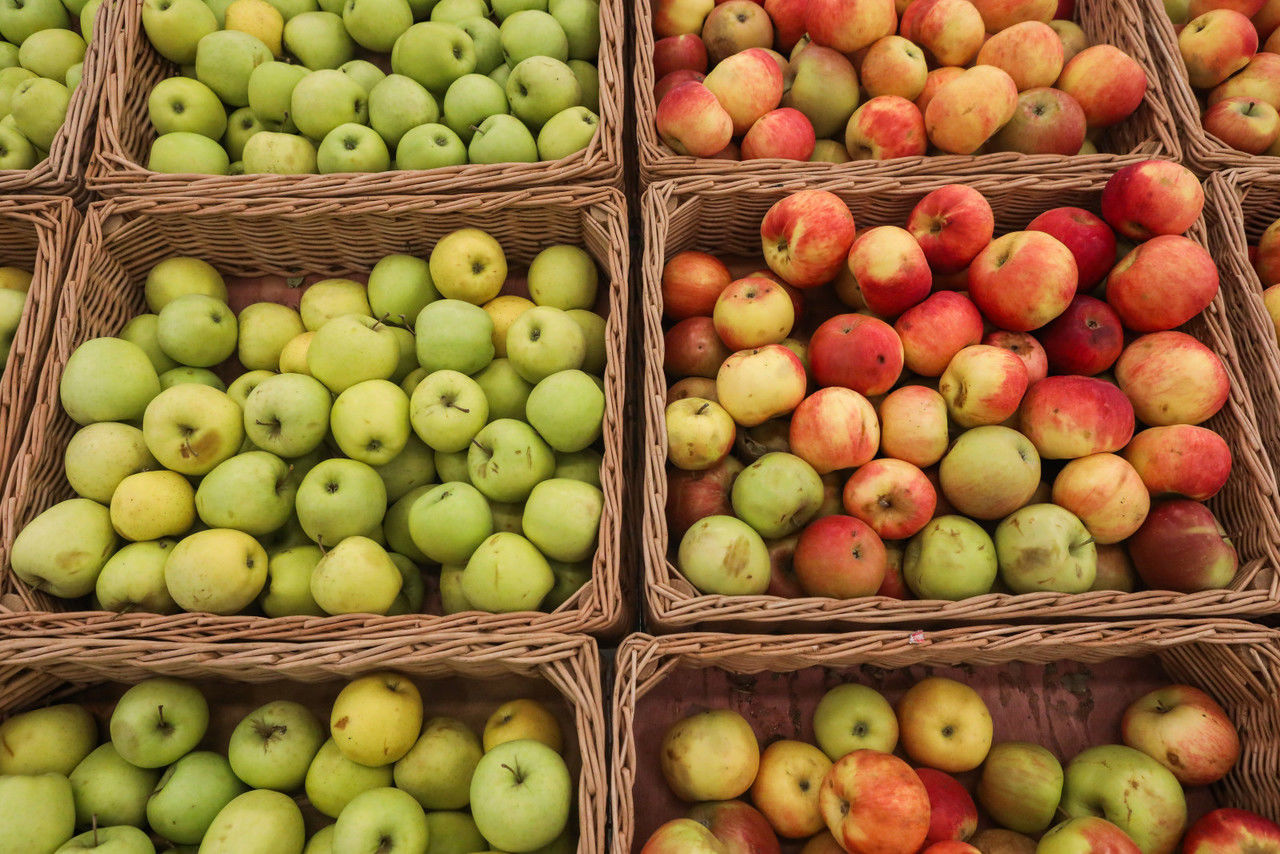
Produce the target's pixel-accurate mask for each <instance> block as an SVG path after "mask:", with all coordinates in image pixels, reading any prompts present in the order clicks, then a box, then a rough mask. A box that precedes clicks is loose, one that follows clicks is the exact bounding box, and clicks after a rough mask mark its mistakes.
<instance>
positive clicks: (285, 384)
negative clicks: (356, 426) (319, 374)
mask: <svg viewBox="0 0 1280 854" xmlns="http://www.w3.org/2000/svg"><path fill="white" fill-rule="evenodd" d="M330 399H331V398H330V395H329V390H328V389H326V388H325V387H324V385H322V384H321V383H320V381H319V380H317V379H314V378H313V377H309V376H307V375H306V374H276V375H273V376H271V377H269V378H267V379H264V380H263V381H262V382H261V383H259V384H258V385H257V386H256V387H255V388H254V389H253V391H251V392H250V393H249V397H248V398H247V399H246V400H245V404H244V430H245V434H246V435H247V436H248V437H249V439H250V440H251V441H252V442H253V443H254V444H255V445H256V446H258V447H259V448H262V449H263V450H266V451H270V452H272V453H274V454H277V455H279V456H281V457H300V456H302V455H303V454H307V453H310V452H311V451H313V450H315V448H316V447H318V446H319V444H320V443H321V442H322V441H323V440H324V437H325V435H326V434H327V433H328V430H329V408H330Z"/></svg>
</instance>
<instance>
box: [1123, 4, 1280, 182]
mask: <svg viewBox="0 0 1280 854" xmlns="http://www.w3.org/2000/svg"><path fill="white" fill-rule="evenodd" d="M1136 2H1138V3H1139V4H1141V5H1142V7H1143V10H1142V11H1143V15H1144V16H1145V17H1146V20H1147V36H1148V38H1149V40H1150V43H1151V57H1152V60H1153V61H1154V62H1155V65H1156V69H1157V72H1158V73H1159V75H1160V79H1161V80H1163V81H1164V88H1165V96H1166V98H1167V99H1168V104H1169V109H1170V111H1171V114H1172V116H1173V119H1172V120H1173V121H1174V122H1175V123H1176V125H1177V127H1178V128H1179V129H1180V131H1181V136H1182V155H1183V163H1185V164H1186V166H1187V167H1188V168H1191V169H1195V170H1196V171H1197V172H1199V173H1201V174H1202V175H1207V174H1209V173H1210V172H1214V171H1216V170H1218V169H1247V168H1250V167H1252V168H1255V169H1258V168H1268V169H1276V168H1280V158H1276V157H1267V156H1265V155H1253V154H1246V153H1245V152H1243V151H1237V150H1236V149H1234V148H1232V147H1231V146H1229V145H1227V144H1226V143H1225V142H1223V141H1222V140H1220V139H1218V137H1216V136H1214V135H1213V134H1211V133H1209V132H1208V131H1207V130H1205V129H1204V122H1203V121H1202V120H1201V113H1202V112H1203V110H1202V109H1201V107H1200V100H1199V99H1198V98H1197V97H1196V93H1195V92H1194V91H1193V90H1192V88H1191V84H1190V82H1188V80H1187V66H1186V63H1184V62H1183V61H1182V51H1180V50H1179V49H1178V34H1177V32H1176V31H1175V30H1174V28H1173V21H1171V20H1170V19H1169V14H1168V13H1167V12H1166V11H1165V9H1164V0H1136Z"/></svg>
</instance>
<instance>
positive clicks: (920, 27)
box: [902, 0, 986, 66]
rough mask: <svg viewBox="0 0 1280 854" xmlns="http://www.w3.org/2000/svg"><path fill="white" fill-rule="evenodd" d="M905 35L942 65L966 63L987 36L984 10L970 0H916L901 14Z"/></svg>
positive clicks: (903, 33) (970, 60) (971, 59)
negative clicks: (979, 9)
mask: <svg viewBox="0 0 1280 854" xmlns="http://www.w3.org/2000/svg"><path fill="white" fill-rule="evenodd" d="M902 35H904V36H905V37H907V38H909V39H911V40H912V41H913V42H915V43H916V44H918V45H920V46H921V47H922V48H924V49H925V50H926V51H928V52H929V54H930V55H931V56H932V57H933V58H934V60H935V61H936V62H937V63H938V64H939V65H942V66H948V65H949V66H967V65H969V64H970V63H971V62H973V60H974V58H976V57H977V55H978V51H979V50H980V49H981V48H982V43H983V41H984V40H985V38H986V27H985V25H984V24H983V22H982V14H981V13H980V12H979V11H978V9H977V7H975V6H974V5H973V4H972V3H970V2H969V0H917V2H914V3H912V4H911V5H909V6H908V7H907V10H906V11H905V12H904V13H903V15H902Z"/></svg>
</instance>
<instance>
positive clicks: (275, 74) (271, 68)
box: [152, 61, 310, 138]
mask: <svg viewBox="0 0 1280 854" xmlns="http://www.w3.org/2000/svg"><path fill="white" fill-rule="evenodd" d="M309 73H310V72H308V71H307V69H306V68H303V67H302V66H301V65H293V64H291V63H287V62H279V61H272V62H264V63H262V64H261V65H259V66H258V67H257V68H255V69H253V72H252V73H251V74H250V75H249V87H248V90H247V94H248V97H249V109H251V110H253V114H254V115H255V116H257V117H258V118H259V119H260V120H261V121H264V122H273V123H275V124H278V125H280V126H281V127H282V128H283V129H285V130H289V129H291V128H292V123H291V122H290V114H289V111H290V109H291V106H290V101H291V99H292V97H293V87H295V86H297V85H298V82H299V81H300V80H302V78H303V77H306V76H307V74H309ZM170 79H171V80H177V79H181V78H170ZM161 85H163V84H158V85H157V86H156V90H158V89H159V88H160V86H161ZM154 92H155V90H153V92H152V97H155V94H154ZM152 121H153V122H154V121H155V120H154V119H152ZM286 122H290V124H288V125H286ZM211 136H213V134H211ZM217 136H221V134H217ZM215 138H216V137H215Z"/></svg>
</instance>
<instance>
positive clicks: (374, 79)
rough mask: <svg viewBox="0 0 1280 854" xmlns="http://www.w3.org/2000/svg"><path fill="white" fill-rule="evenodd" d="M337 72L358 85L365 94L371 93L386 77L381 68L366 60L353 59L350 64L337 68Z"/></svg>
mask: <svg viewBox="0 0 1280 854" xmlns="http://www.w3.org/2000/svg"><path fill="white" fill-rule="evenodd" d="M338 70H339V71H341V72H342V73H343V74H345V75H347V76H348V77H350V78H351V79H352V80H354V81H356V82H357V83H359V84H360V85H361V87H363V88H364V91H366V92H372V91H373V87H374V86H377V85H378V83H379V82H380V81H381V80H382V79H383V78H385V77H386V76H387V75H386V73H385V72H384V71H383V70H382V69H381V68H379V67H378V66H376V65H374V64H373V63H372V62H370V61H369V60H367V59H353V60H351V61H350V62H344V63H342V65H340V66H339V67H338Z"/></svg>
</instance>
